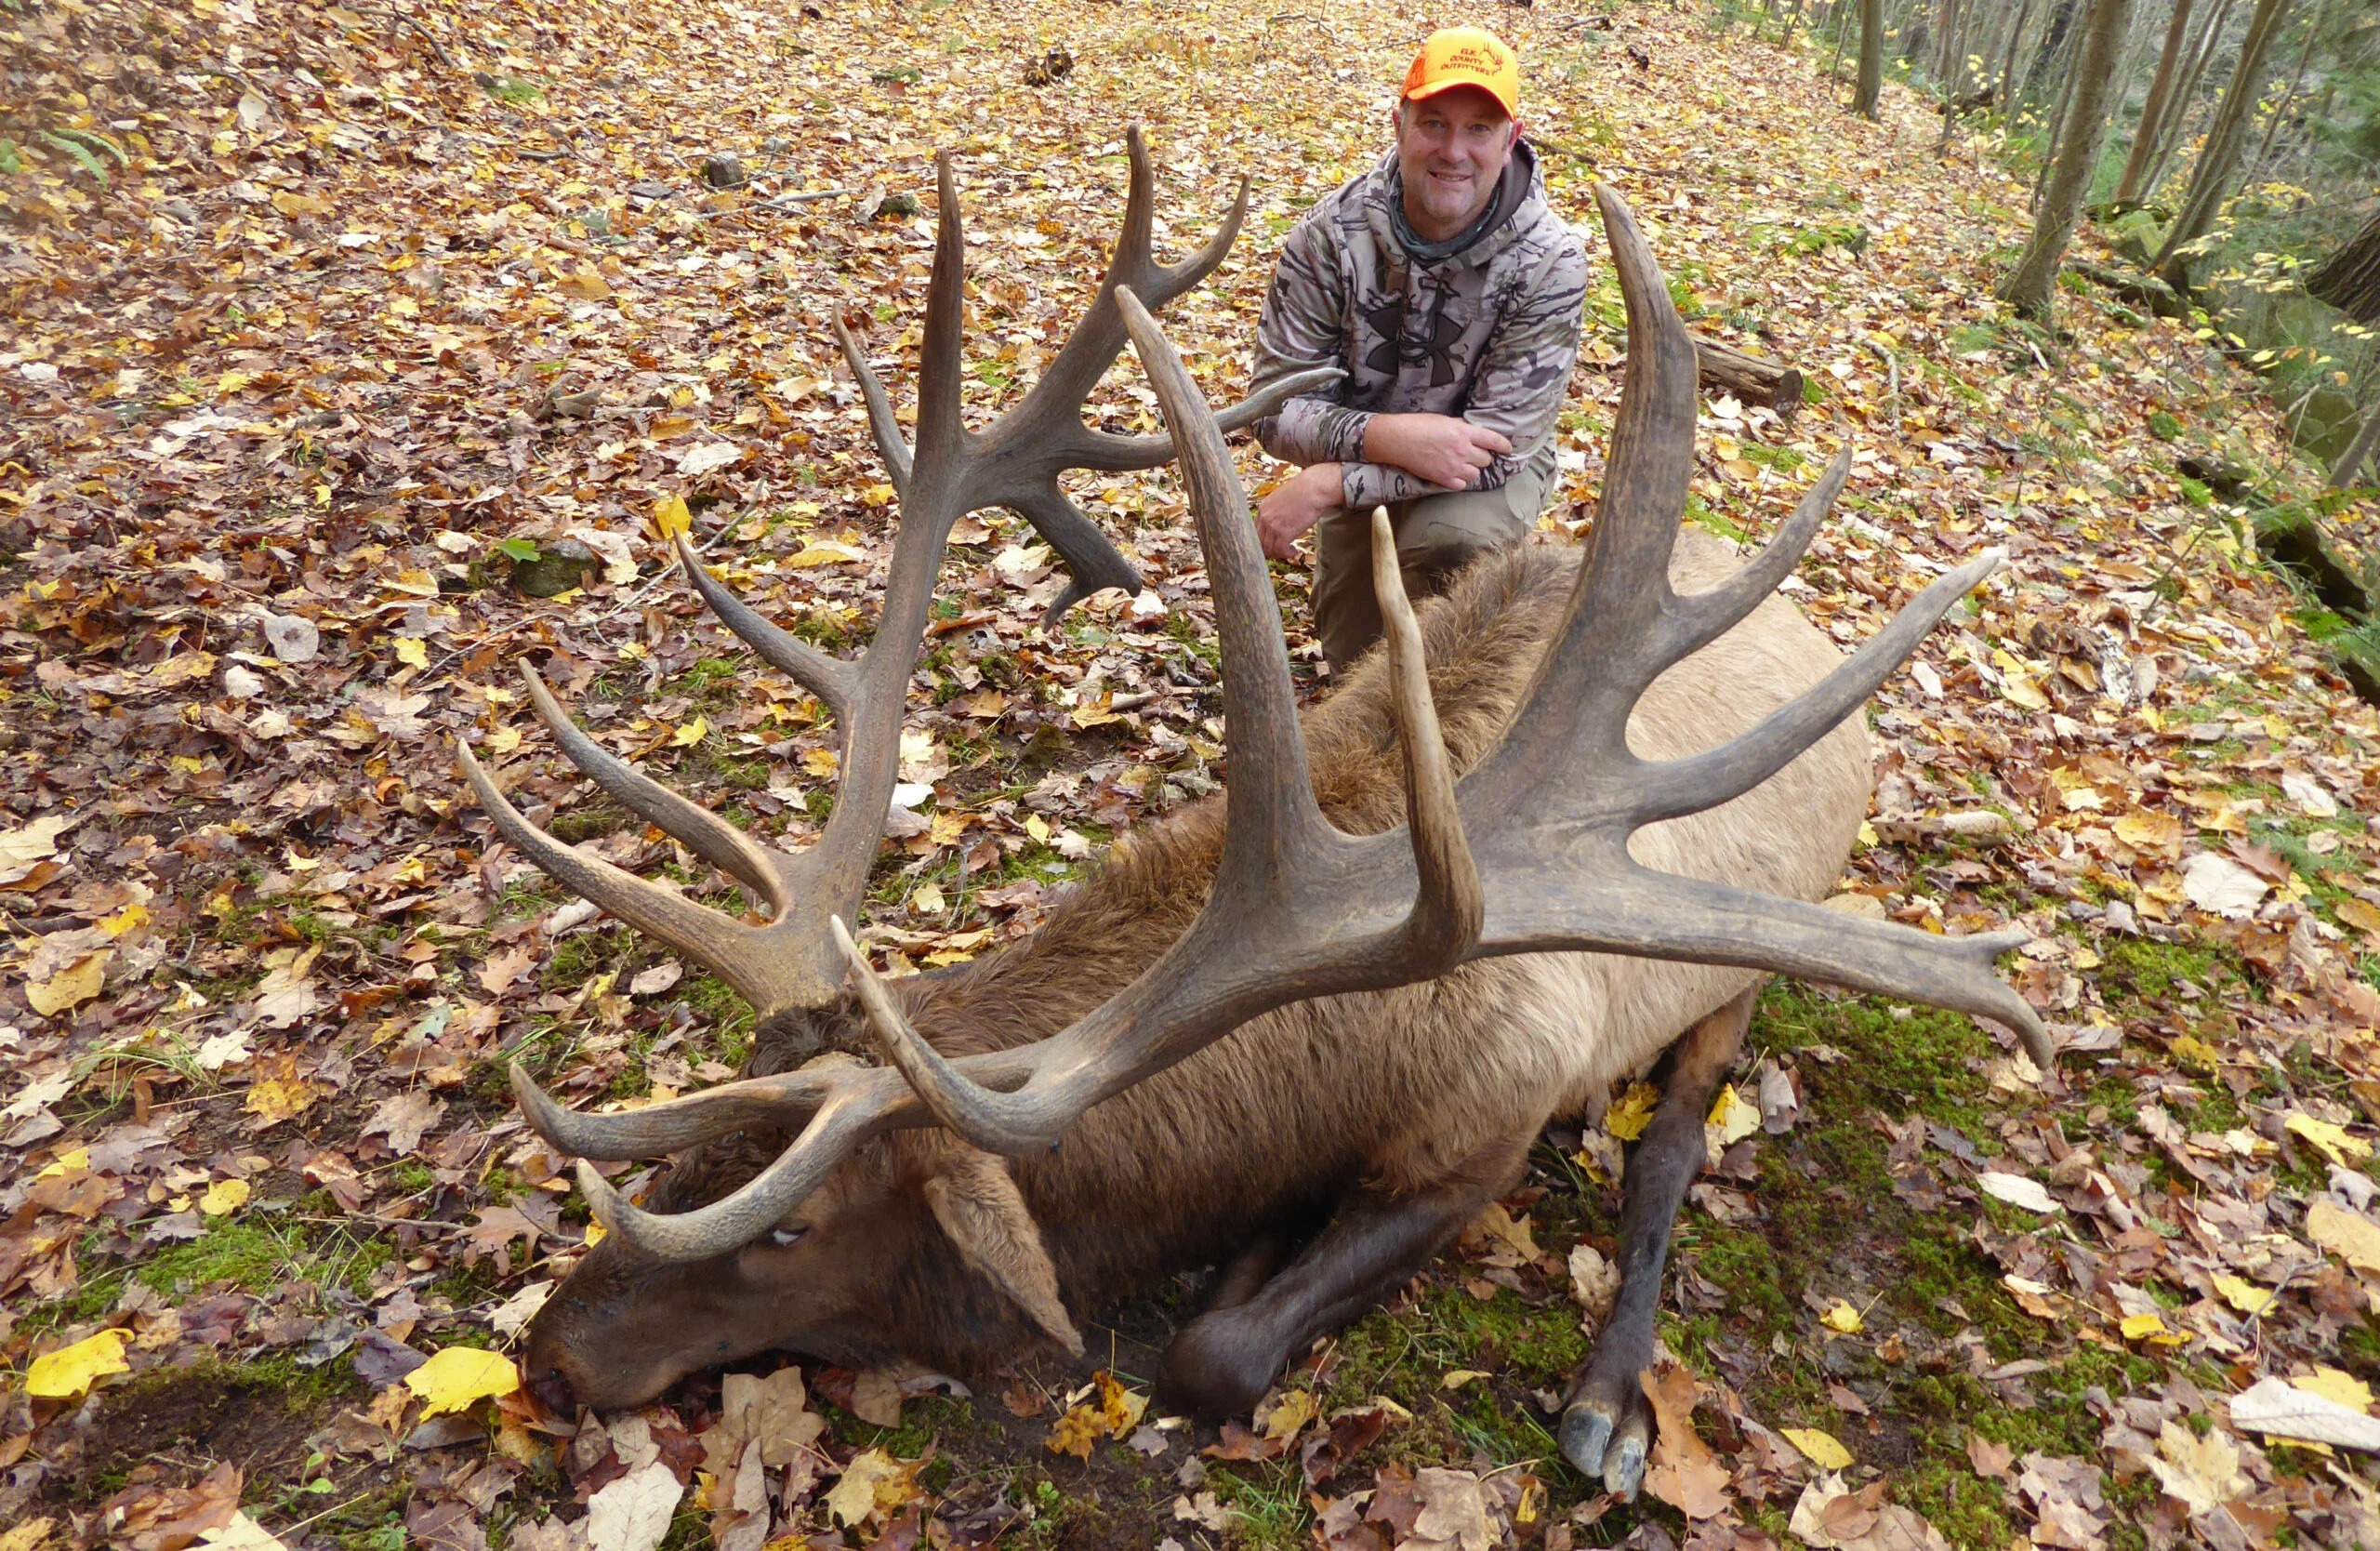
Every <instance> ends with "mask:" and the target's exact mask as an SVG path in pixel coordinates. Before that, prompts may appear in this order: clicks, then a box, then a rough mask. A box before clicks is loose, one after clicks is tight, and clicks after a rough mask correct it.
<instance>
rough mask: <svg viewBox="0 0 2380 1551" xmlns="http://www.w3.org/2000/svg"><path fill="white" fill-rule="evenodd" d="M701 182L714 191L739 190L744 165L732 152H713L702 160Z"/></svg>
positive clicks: (742, 181) (742, 180)
mask: <svg viewBox="0 0 2380 1551" xmlns="http://www.w3.org/2000/svg"><path fill="white" fill-rule="evenodd" d="M703 181H704V182H706V183H707V184H709V185H710V186H711V187H712V188H714V189H740V188H742V187H743V186H744V181H745V180H744V164H743V162H742V161H741V160H739V159H738V158H737V156H736V155H735V153H734V152H732V151H714V152H711V153H710V154H709V155H707V156H706V157H704V158H703Z"/></svg>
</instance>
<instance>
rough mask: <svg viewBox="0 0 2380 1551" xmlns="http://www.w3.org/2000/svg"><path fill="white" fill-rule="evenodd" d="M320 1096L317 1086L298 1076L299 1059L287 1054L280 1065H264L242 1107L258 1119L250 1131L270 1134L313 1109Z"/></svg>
mask: <svg viewBox="0 0 2380 1551" xmlns="http://www.w3.org/2000/svg"><path fill="white" fill-rule="evenodd" d="M318 1096H320V1095H318V1094H316V1093H315V1091H314V1085H313V1084H312V1083H311V1082H309V1081H307V1080H305V1078H303V1077H302V1076H300V1075H299V1074H298V1057H296V1056H295V1055H284V1056H282V1057H281V1058H280V1059H279V1060H278V1061H277V1062H270V1063H264V1064H260V1067H259V1069H258V1072H257V1075H256V1079H255V1080H253V1081H251V1082H250V1083H249V1084H248V1097H247V1102H246V1103H245V1105H244V1106H243V1107H244V1108H245V1110H246V1111H247V1112H248V1113H249V1114H251V1115H253V1116H255V1117H256V1119H255V1120H252V1121H250V1122H249V1126H248V1129H249V1130H251V1131H269V1130H271V1128H272V1127H274V1126H276V1125H279V1124H280V1123H281V1122H282V1121H284V1120H289V1119H290V1118H292V1117H293V1116H297V1115H302V1114H304V1113H305V1112H306V1111H307V1110H309V1109H311V1108H312V1107H314V1100H315V1099H316V1098H317V1097H318Z"/></svg>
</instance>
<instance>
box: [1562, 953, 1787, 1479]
mask: <svg viewBox="0 0 2380 1551" xmlns="http://www.w3.org/2000/svg"><path fill="white" fill-rule="evenodd" d="M1758 992H1759V988H1758V987H1754V988H1752V990H1749V991H1746V992H1745V993H1744V994H1743V995H1741V996H1739V997H1738V998H1737V999H1736V1000H1735V1001H1731V1002H1729V1003H1727V1004H1726V1006H1725V1007H1722V1008H1720V1009H1719V1010H1718V1011H1717V1012H1715V1013H1713V1014H1711V1015H1710V1016H1709V1017H1706V1018H1704V1019H1702V1020H1701V1021H1700V1022H1699V1023H1697V1024H1696V1025H1695V1026H1694V1027H1691V1028H1689V1029H1687V1030H1686V1033H1685V1034H1684V1035H1682V1036H1680V1037H1679V1039H1678V1041H1677V1043H1676V1044H1674V1045H1673V1046H1671V1047H1670V1069H1669V1078H1668V1080H1667V1082H1666V1083H1665V1085H1664V1087H1663V1090H1662V1094H1661V1106H1660V1108H1659V1111H1657V1112H1656V1113H1655V1115H1654V1117H1653V1123H1652V1124H1651V1125H1649V1126H1647V1127H1646V1131H1645V1137H1644V1140H1643V1141H1642V1142H1640V1143H1638V1144H1637V1147H1636V1151H1635V1153H1634V1154H1633V1156H1631V1157H1630V1159H1629V1160H1628V1185H1627V1192H1626V1196H1625V1200H1624V1202H1623V1204H1622V1205H1621V1207H1620V1297H1619V1299H1618V1301H1617V1302H1616V1303H1615V1304H1614V1306H1613V1307H1612V1311H1611V1319H1609V1320H1608V1321H1607V1322H1606V1324H1605V1325H1604V1328H1603V1333H1602V1334H1601V1335H1599V1336H1597V1337H1596V1339H1595V1348H1594V1350H1593V1352H1592V1353H1590V1354H1589V1355H1588V1357H1587V1360H1586V1361H1585V1362H1583V1363H1581V1364H1580V1366H1579V1371H1578V1372H1576V1373H1574V1374H1572V1375H1571V1378H1570V1394H1569V1399H1568V1400H1567V1402H1566V1403H1565V1405H1564V1407H1563V1410H1562V1453H1563V1456H1564V1457H1565V1458H1567V1460H1569V1462H1570V1463H1571V1464H1572V1465H1576V1466H1578V1468H1579V1470H1580V1474H1582V1475H1585V1476H1587V1477H1589V1478H1593V1477H1596V1476H1601V1477H1602V1478H1603V1483H1604V1488H1605V1490H1607V1491H1610V1492H1612V1493H1614V1494H1615V1495H1617V1496H1620V1497H1621V1498H1628V1499H1633V1498H1634V1497H1635V1495H1636V1487H1637V1484H1638V1482H1639V1481H1641V1480H1642V1479H1643V1478H1644V1474H1645V1454H1646V1449H1647V1448H1648V1446H1649V1445H1650V1443H1651V1440H1652V1431H1653V1424H1652V1414H1651V1411H1650V1409H1649V1408H1648V1407H1647V1405H1646V1400H1645V1392H1644V1389H1643V1387H1642V1386H1641V1385H1639V1384H1638V1383H1637V1380H1636V1375H1637V1374H1639V1373H1640V1372H1644V1370H1645V1367H1646V1364H1647V1363H1649V1362H1651V1361H1652V1359H1653V1311H1654V1309H1655V1308H1656V1307H1657V1306H1659V1303H1660V1301H1661V1267H1662V1266H1663V1264H1664V1263H1665V1262H1667V1260H1668V1259H1669V1253H1670V1232H1671V1230H1672V1228H1673V1227H1674V1226H1676V1223H1677V1210H1678V1207H1679V1206H1680V1205H1681V1204H1683V1203H1684V1201H1685V1200H1686V1186H1688V1185H1690V1184H1692V1183H1693V1182H1694V1176H1695V1175H1697V1174H1699V1173H1701V1172H1702V1165H1703V1162H1704V1160H1705V1156H1706V1155H1705V1152H1704V1147H1703V1140H1702V1122H1703V1117H1704V1116H1706V1115H1708V1114H1709V1113H1710V1112H1711V1096H1712V1094H1713V1093H1715V1092H1716V1091H1717V1089H1718V1086H1719V1080H1720V1079H1721V1078H1723V1077H1725V1076H1726V1074H1727V1070H1728V1068H1729V1067H1733V1066H1734V1065H1735V1064H1736V1054H1737V1053H1738V1052H1739V1051H1740V1050H1741V1049H1742V1048H1743V1042H1744V1029H1745V1027H1746V1026H1747V1025H1749V1024H1750V1023H1751V1021H1752V1000H1753V998H1754V997H1755V996H1756V995H1757V994H1758Z"/></svg>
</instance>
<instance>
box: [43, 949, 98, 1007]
mask: <svg viewBox="0 0 2380 1551" xmlns="http://www.w3.org/2000/svg"><path fill="white" fill-rule="evenodd" d="M114 955H115V949H113V948H101V949H100V950H99V952H97V953H86V954H85V955H83V957H81V958H80V959H77V960H75V961H73V963H71V964H69V965H67V966H66V967H65V968H64V969H62V970H59V972H58V973H57V974H53V975H51V976H50V977H49V978H48V979H46V980H36V981H33V982H30V983H28V984H27V985H26V987H25V1001H27V1002H29V1003H31V1004H32V1006H33V1011H34V1012H36V1013H39V1014H41V1015H42V1016H43V1017H54V1016H56V1015H57V1014H59V1013H63V1012H65V1011H67V1010H68V1009H69V1008H73V1007H79V1006H81V1005H82V1004H83V1003H84V1002H86V1001H90V1000H91V999H92V998H93V997H95V996H97V995H99V983H100V982H101V981H102V980H104V979H105V978H106V977H107V968H108V961H109V960H110V959H111V958H112V957H114Z"/></svg>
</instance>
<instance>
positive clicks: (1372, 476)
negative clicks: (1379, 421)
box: [1254, 140, 1587, 507]
mask: <svg viewBox="0 0 2380 1551" xmlns="http://www.w3.org/2000/svg"><path fill="white" fill-rule="evenodd" d="M1402 199H1403V188H1402V184H1401V180H1400V179H1399V178H1398V176H1397V168H1396V156H1395V152H1390V153H1389V154H1388V155H1386V156H1384V157H1382V159H1381V162H1380V165H1379V166H1375V167H1373V168H1372V169H1371V170H1370V171H1369V172H1367V173H1365V174H1364V175H1363V176H1362V177H1360V178H1355V179H1350V180H1349V181H1347V182H1346V183H1344V184H1342V185H1341V186H1340V187H1339V188H1338V189H1337V190H1335V191H1334V192H1331V193H1329V194H1328V195H1326V196H1325V197H1324V198H1323V199H1322V200H1321V201H1319V202H1318V203H1317V204H1316V205H1315V207H1314V208H1313V209H1312V210H1309V211H1308V212H1306V215H1305V218H1304V219H1302V220H1301V221H1299V223H1298V225H1297V227H1296V229H1295V230H1294V231H1292V232H1290V233H1289V241H1288V242H1287V244H1285V245H1284V246H1283V249H1282V253H1281V259H1280V264H1279V267H1278V268H1277V269H1276V271H1275V272H1274V275H1273V286H1272V289H1271V291H1269V292H1268V293H1267V294H1266V296H1265V298H1264V312H1263V318H1262V320H1261V321H1260V322H1259V323H1258V325H1257V332H1256V371H1255V378H1254V386H1256V387H1259V388H1261V387H1263V385H1264V384H1265V383H1267V382H1270V381H1272V380H1274V379H1275V378H1280V377H1284V376H1287V375H1288V374H1289V373H1291V372H1295V371H1302V370H1303V369H1305V368H1306V367H1309V366H1316V365H1332V366H1340V367H1342V368H1344V369H1345V370H1346V372H1347V374H1348V375H1347V376H1346V377H1345V378H1342V380H1341V381H1340V382H1339V384H1338V385H1337V387H1336V388H1335V389H1331V390H1324V391H1321V392H1319V393H1316V394H1314V395H1310V396H1308V397H1304V398H1297V399H1291V400H1290V401H1289V403H1288V404H1284V405H1282V407H1281V412H1280V413H1279V414H1278V415H1276V416H1274V417H1273V418H1270V419H1267V420H1263V421H1261V422H1259V424H1258V426H1257V428H1256V430H1257V435H1258V437H1259V439H1260V440H1262V441H1263V444H1264V448H1265V450H1266V451H1267V452H1270V453H1271V454H1272V455H1273V456H1274V457H1279V458H1284V459H1287V460H1288V461H1289V462H1292V463H1300V464H1312V463H1328V462H1337V463H1339V464H1341V465H1342V466H1343V471H1342V484H1343V486H1344V499H1345V502H1346V504H1347V505H1349V506H1355V507H1362V506H1369V505H1373V504H1376V503H1380V502H1384V501H1399V500H1405V499H1408V498H1410V497H1415V496H1423V495H1429V494H1431V493H1432V492H1433V491H1434V490H1435V488H1436V487H1435V486H1433V485H1428V484H1422V483H1421V481H1420V480H1417V479H1415V478H1414V477H1413V476H1412V475H1410V474H1408V473H1406V472H1405V471H1403V470H1401V469H1392V468H1387V467H1384V466H1382V465H1381V464H1376V463H1367V462H1365V461H1364V460H1363V440H1364V428H1365V427H1366V426H1367V425H1369V423H1370V420H1371V418H1372V417H1373V416H1374V415H1382V414H1405V413H1411V412H1416V411H1420V412H1424V413H1429V414H1436V415H1460V416H1462V417H1463V418H1466V419H1468V420H1470V421H1471V422H1472V423H1473V424H1474V425H1482V426H1488V427H1490V428H1492V429H1494V430H1496V431H1501V432H1502V433H1503V434H1504V435H1505V436H1506V437H1507V438H1509V439H1510V440H1511V442H1512V444H1513V452H1512V453H1511V454H1510V455H1509V456H1508V457H1501V458H1498V459H1497V460H1496V462H1495V463H1494V464H1492V465H1490V466H1489V467H1488V469H1487V470H1485V471H1483V472H1482V477H1481V479H1480V482H1479V485H1478V488H1482V489H1493V488H1495V487H1496V486H1499V485H1501V484H1503V483H1504V481H1505V480H1506V479H1508V478H1510V477H1511V475H1512V472H1513V471H1514V469H1516V468H1518V467H1519V466H1520V465H1521V464H1522V463H1523V462H1525V461H1526V460H1527V457H1528V456H1529V455H1530V454H1531V453H1533V452H1535V451H1536V450H1537V449H1538V447H1540V445H1542V444H1543V443H1544V442H1545V441H1546V439H1547V438H1548V437H1550V436H1552V435H1553V433H1554V421H1555V419H1556V418H1557V417H1558V416H1559V415H1560V413H1561V408H1562V400H1563V396H1564V394H1565V392H1566V391H1567V389H1568V386H1569V380H1570V368H1571V365H1573V363H1575V362H1576V361H1577V359H1578V353H1579V332H1580V321H1581V317H1582V314H1583V310H1584V307H1585V304H1586V287H1587V256H1586V245H1585V244H1584V243H1583V242H1582V241H1581V240H1580V237H1579V234H1578V233H1577V232H1574V231H1573V230H1572V229H1571V228H1570V226H1569V225H1568V224H1567V222H1565V221H1564V220H1562V219H1561V218H1560V217H1558V216H1556V215H1555V214H1554V208H1553V206H1552V205H1550V204H1549V203H1548V202H1547V199H1546V194H1545V179H1544V174H1543V171H1542V169H1541V168H1540V166H1539V165H1538V160H1537V153H1536V152H1534V151H1533V150H1531V149H1530V147H1529V145H1528V143H1527V141H1525V140H1524V141H1522V142H1521V143H1520V144H1518V145H1516V146H1515V147H1514V151H1513V159H1512V162H1511V163H1510V165H1508V166H1507V167H1506V169H1505V175H1504V178H1503V179H1502V181H1501V183H1500V184H1499V185H1498V188H1497V192H1496V197H1495V199H1494V200H1493V201H1492V202H1491V204H1490V206H1489V210H1488V218H1487V219H1486V221H1485V223H1484V224H1485V226H1486V230H1484V231H1481V232H1477V234H1476V235H1474V234H1472V233H1469V232H1466V233H1465V234H1464V239H1458V243H1457V251H1455V252H1453V253H1451V254H1448V255H1447V256H1446V257H1444V258H1440V259H1436V260H1435V261H1434V262H1433V261H1426V260H1422V259H1416V257H1415V255H1414V252H1413V250H1412V249H1411V248H1410V247H1409V246H1408V242H1409V241H1410V232H1400V231H1399V228H1401V227H1403V226H1404V222H1403V221H1402V220H1401V219H1399V216H1400V212H1401V201H1402ZM1500 218H1501V219H1500ZM1465 239H1467V240H1465ZM1422 251H1423V252H1424V253H1425V254H1426V253H1428V252H1429V251H1430V249H1428V248H1427V247H1424V248H1423V249H1422Z"/></svg>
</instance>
